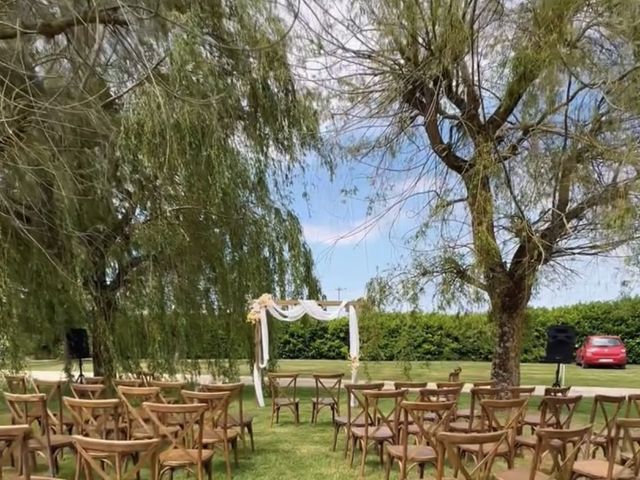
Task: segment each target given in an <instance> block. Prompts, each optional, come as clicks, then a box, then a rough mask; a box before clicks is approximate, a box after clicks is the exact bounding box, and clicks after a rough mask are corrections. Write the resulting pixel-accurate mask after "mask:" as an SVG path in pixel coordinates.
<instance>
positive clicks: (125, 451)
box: [72, 435, 162, 480]
mask: <svg viewBox="0 0 640 480" xmlns="http://www.w3.org/2000/svg"><path fill="white" fill-rule="evenodd" d="M72 439H73V445H74V447H75V449H76V452H77V454H78V456H79V459H80V460H81V462H82V463H83V464H84V465H85V466H86V467H87V468H88V469H90V470H91V471H92V472H93V473H95V474H96V475H97V477H98V478H100V479H102V480H133V479H135V478H139V473H140V470H141V469H142V468H143V467H144V466H145V465H147V466H148V467H149V468H150V469H151V470H152V471H153V470H154V469H155V468H156V457H157V454H158V451H159V449H160V447H161V445H162V440H161V439H159V438H158V439H151V440H103V439H96V438H89V437H83V436H80V435H74V436H73V437H72ZM105 458H106V459H107V460H108V462H104V461H101V460H102V459H105ZM106 463H108V464H110V465H111V467H112V468H110V469H109V471H108V472H107V471H106V470H105V464H106ZM89 478H94V477H93V475H91V474H89ZM152 478H153V477H152Z"/></svg>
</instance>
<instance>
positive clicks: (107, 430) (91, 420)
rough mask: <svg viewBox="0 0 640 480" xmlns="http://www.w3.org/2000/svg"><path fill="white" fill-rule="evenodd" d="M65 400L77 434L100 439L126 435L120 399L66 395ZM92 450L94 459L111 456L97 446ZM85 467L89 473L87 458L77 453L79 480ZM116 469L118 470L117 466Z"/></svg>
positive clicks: (77, 478) (121, 437) (76, 479)
mask: <svg viewBox="0 0 640 480" xmlns="http://www.w3.org/2000/svg"><path fill="white" fill-rule="evenodd" d="M63 401H64V404H65V406H66V407H67V410H68V411H69V416H70V417H71V419H72V420H73V430H74V433H75V435H79V436H81V437H90V438H93V439H98V440H108V439H111V440H121V439H124V437H125V436H126V425H124V424H123V423H122V422H121V409H122V403H121V401H120V400H119V399H117V398H110V399H98V400H84V399H78V398H71V397H64V398H63ZM72 440H73V438H72ZM74 445H75V442H74ZM90 450H91V453H90V455H91V456H92V457H93V458H94V459H100V461H101V462H104V461H105V460H106V459H108V458H110V457H111V455H109V454H108V452H100V451H99V450H97V449H95V448H92V449H90ZM83 468H84V469H85V475H86V474H87V473H88V472H87V469H88V465H87V464H86V460H85V461H83V459H82V456H81V455H80V454H76V472H75V480H79V478H80V472H81V470H82V469H83ZM116 471H118V468H117V466H116Z"/></svg>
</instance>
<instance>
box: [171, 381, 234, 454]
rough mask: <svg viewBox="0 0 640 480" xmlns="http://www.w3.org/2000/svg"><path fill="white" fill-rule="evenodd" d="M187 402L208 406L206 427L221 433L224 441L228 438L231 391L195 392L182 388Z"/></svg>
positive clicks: (182, 393)
mask: <svg viewBox="0 0 640 480" xmlns="http://www.w3.org/2000/svg"><path fill="white" fill-rule="evenodd" d="M181 395H182V398H183V399H184V401H185V403H199V404H203V405H206V406H207V409H206V410H205V412H204V423H203V425H204V428H205V429H207V428H210V429H211V430H216V431H218V432H220V433H221V435H222V439H223V441H224V442H227V440H228V429H229V402H230V400H231V393H230V392H193V391H190V390H182V392H181Z"/></svg>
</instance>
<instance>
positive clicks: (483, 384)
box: [473, 380, 498, 388]
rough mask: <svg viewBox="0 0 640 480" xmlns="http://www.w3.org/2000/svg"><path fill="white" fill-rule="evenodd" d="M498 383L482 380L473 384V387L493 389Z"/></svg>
mask: <svg viewBox="0 0 640 480" xmlns="http://www.w3.org/2000/svg"><path fill="white" fill-rule="evenodd" d="M496 385H498V382H496V381H495V380H482V381H480V382H473V386H474V387H476V388H495V387H496Z"/></svg>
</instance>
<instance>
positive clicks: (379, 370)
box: [28, 360, 640, 388]
mask: <svg viewBox="0 0 640 480" xmlns="http://www.w3.org/2000/svg"><path fill="white" fill-rule="evenodd" d="M408 365H410V368H409V369H407V366H408ZM457 366H460V367H462V375H461V378H462V380H464V381H466V382H473V381H477V380H486V379H488V378H489V375H490V364H489V363H487V362H429V363H425V362H411V363H407V364H403V363H399V362H361V365H360V370H359V377H360V378H361V379H370V380H404V379H413V380H428V381H436V380H441V379H446V378H447V375H448V374H449V372H450V371H451V370H453V369H454V368H455V367H457ZM28 367H29V369H30V370H34V371H38V370H40V371H45V370H46V371H56V370H62V362H59V361H56V360H34V361H31V362H29V365H28ZM85 367H86V368H85V373H88V372H91V363H90V362H86V366H85ZM279 368H280V370H281V371H284V372H298V373H300V374H302V375H303V376H310V375H311V374H312V373H314V372H317V373H328V372H343V373H344V374H345V375H346V377H347V378H348V377H350V365H349V362H347V361H346V360H280V362H279ZM521 371H522V384H523V385H551V383H553V380H554V375H555V365H553V364H547V363H523V364H522V370H521ZM240 374H241V375H249V374H250V372H249V367H248V365H247V364H244V363H243V364H242V366H241V371H240ZM566 383H567V385H574V386H581V387H619V388H640V365H629V366H628V367H627V368H626V369H625V370H617V369H600V368H599V369H582V368H579V367H577V366H576V365H567V368H566Z"/></svg>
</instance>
